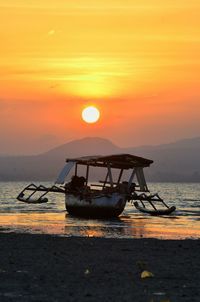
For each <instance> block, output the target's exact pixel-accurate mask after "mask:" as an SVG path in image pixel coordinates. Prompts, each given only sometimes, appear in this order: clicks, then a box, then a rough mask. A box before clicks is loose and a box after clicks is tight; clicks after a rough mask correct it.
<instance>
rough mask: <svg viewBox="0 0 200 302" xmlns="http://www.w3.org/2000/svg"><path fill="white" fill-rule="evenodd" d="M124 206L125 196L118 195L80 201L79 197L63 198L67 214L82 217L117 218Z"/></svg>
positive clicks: (69, 196) (70, 195) (68, 195)
mask: <svg viewBox="0 0 200 302" xmlns="http://www.w3.org/2000/svg"><path fill="white" fill-rule="evenodd" d="M125 205H126V198H125V196H123V195H121V194H118V193H114V194H112V195H110V196H97V197H93V198H91V199H81V197H80V196H74V195H72V194H66V198H65V206H66V210H67V212H68V213H69V214H71V215H75V216H82V217H91V218H93V217H94V218H95V217H97V218H98V217H99V218H101V217H102V218H104V217H105V218H107V217H117V216H119V215H120V214H121V213H122V212H123V210H124V207H125Z"/></svg>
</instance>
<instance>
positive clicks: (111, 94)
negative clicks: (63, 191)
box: [0, 0, 200, 154]
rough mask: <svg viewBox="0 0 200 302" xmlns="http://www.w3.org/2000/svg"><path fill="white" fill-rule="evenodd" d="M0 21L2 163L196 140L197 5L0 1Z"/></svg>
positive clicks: (199, 107)
mask: <svg viewBox="0 0 200 302" xmlns="http://www.w3.org/2000/svg"><path fill="white" fill-rule="evenodd" d="M0 20H1V25H0V38H1V42H0V43H1V46H0V142H1V143H0V154H35V153H39V152H43V151H45V150H48V149H50V148H52V147H54V146H57V145H59V144H63V143H66V142H68V141H70V140H73V139H79V138H82V137H86V136H99V137H104V138H108V139H110V140H111V141H113V142H114V143H116V144H117V145H119V146H122V147H123V146H124V147H126V146H137V145H143V144H160V143H167V142H171V141H175V140H178V139H181V138H186V137H195V136H200V1H199V0H190V1H188V0H164V1H160V0H123V1H122V0H74V1H70V0H21V1H20V0H4V1H3V0H0ZM88 105H96V106H97V107H98V108H99V110H100V112H101V117H100V120H99V121H98V122H97V123H95V124H87V123H85V122H84V121H83V120H82V119H81V112H82V110H83V109H84V108H85V107H86V106H88Z"/></svg>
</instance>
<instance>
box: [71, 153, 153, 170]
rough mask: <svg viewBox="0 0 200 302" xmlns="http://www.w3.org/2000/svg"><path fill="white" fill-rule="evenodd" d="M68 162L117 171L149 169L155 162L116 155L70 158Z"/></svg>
mask: <svg viewBox="0 0 200 302" xmlns="http://www.w3.org/2000/svg"><path fill="white" fill-rule="evenodd" d="M66 162H76V163H77V164H80V165H89V166H93V167H107V166H110V167H111V168H116V169H133V168H135V167H149V166H150V164H152V163H153V160H150V159H147V158H143V157H139V156H135V155H131V154H114V155H107V156H98V155H97V156H84V157H79V158H69V159H67V160H66Z"/></svg>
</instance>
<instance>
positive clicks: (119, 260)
mask: <svg viewBox="0 0 200 302" xmlns="http://www.w3.org/2000/svg"><path fill="white" fill-rule="evenodd" d="M143 270H148V271H150V272H152V273H153V274H154V276H153V277H149V278H145V279H142V278H141V272H142V271H143ZM0 301H1V302H3V301H48V302H49V301H109V302H111V301H120V302H122V301H131V302H134V301H136V302H137V301H148V302H157V301H162V302H169V301H170V302H175V301H188V302H189V301H190V302H191V301H200V240H183V241H175V240H166V241H165V240H156V239H101V238H99V239H97V238H96V239H95V238H62V237H53V236H48V235H26V234H4V233H2V234H0Z"/></svg>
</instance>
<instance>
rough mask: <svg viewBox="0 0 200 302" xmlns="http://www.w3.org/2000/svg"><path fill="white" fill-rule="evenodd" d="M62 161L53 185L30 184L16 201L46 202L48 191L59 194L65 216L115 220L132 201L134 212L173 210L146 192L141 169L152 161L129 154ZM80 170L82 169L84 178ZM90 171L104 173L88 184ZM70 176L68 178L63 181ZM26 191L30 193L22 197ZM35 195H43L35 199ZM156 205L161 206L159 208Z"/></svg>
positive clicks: (155, 196) (164, 213) (168, 211)
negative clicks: (62, 197) (102, 177)
mask: <svg viewBox="0 0 200 302" xmlns="http://www.w3.org/2000/svg"><path fill="white" fill-rule="evenodd" d="M66 162H67V163H66V165H65V166H64V168H63V169H62V171H61V172H60V174H59V176H58V178H57V180H56V182H55V185H53V186H51V187H49V188H47V187H45V186H43V185H39V186H36V185H35V184H30V185H28V186H27V187H25V188H24V189H23V191H22V192H21V193H20V194H19V195H18V197H17V199H18V200H20V201H23V202H26V203H35V204H36V203H44V202H48V199H47V197H46V195H47V194H48V193H49V192H54V193H62V194H64V195H65V205H66V210H67V211H68V213H69V214H71V215H76V216H86V217H117V216H119V215H120V214H121V213H122V212H123V210H124V208H125V205H126V202H133V204H134V205H135V207H136V209H138V210H139V211H141V212H144V213H148V214H151V215H167V214H170V213H172V212H173V211H174V210H175V207H169V206H168V205H167V204H166V203H165V202H164V201H163V199H161V198H160V196H159V195H158V194H153V195H152V194H150V192H149V189H148V187H147V184H146V180H145V176H144V171H143V169H144V168H146V167H149V166H150V164H152V163H153V161H152V160H149V159H146V158H143V157H138V156H135V155H131V154H116V155H109V156H87V157H79V158H73V159H72V158H71V159H67V160H66ZM81 167H85V175H84V176H83V175H82V174H83V168H81ZM94 168H95V169H98V168H101V169H102V170H104V171H105V178H104V180H99V181H98V182H94V181H93V182H92V181H90V182H89V176H90V174H91V173H90V172H91V169H94ZM70 176H71V179H70V180H68V181H66V179H67V178H69V177H70ZM26 191H32V192H31V194H29V195H28V196H26V195H27V194H26V193H27V192H26ZM38 192H43V193H42V194H41V195H40V196H39V197H35V196H36V195H37V194H38ZM36 193H37V194H36ZM136 200H137V202H135V203H134V201H136ZM138 202H140V204H141V205H139V203H138ZM156 204H160V205H162V208H160V207H159V208H158V207H157V205H156ZM149 206H150V207H151V208H149Z"/></svg>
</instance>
